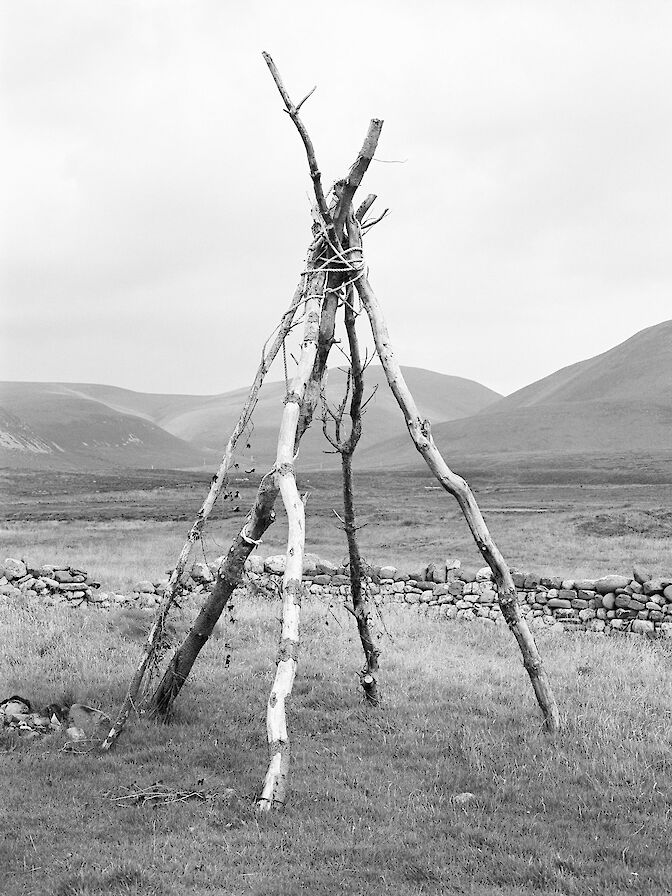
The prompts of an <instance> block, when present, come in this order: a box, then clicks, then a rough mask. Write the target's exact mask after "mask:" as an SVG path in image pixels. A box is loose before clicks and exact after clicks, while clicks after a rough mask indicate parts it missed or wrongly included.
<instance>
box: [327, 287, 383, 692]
mask: <svg viewBox="0 0 672 896" xmlns="http://www.w3.org/2000/svg"><path fill="white" fill-rule="evenodd" d="M353 301H354V288H353V286H352V284H350V286H349V287H348V290H347V295H346V297H345V301H344V303H343V307H344V309H345V329H346V333H347V336H348V345H349V348H350V368H349V369H348V372H347V380H346V388H345V395H344V396H343V400H342V401H341V403H340V404H339V405H338V407H337V408H336V410H335V411H332V410H331V408H329V406H328V404H327V401H326V397H325V398H324V401H323V407H324V413H323V416H322V429H323V432H324V435H325V436H326V438H327V440H328V441H329V442H330V444H331V445H333V447H334V449H335V450H336V451H338V453H339V454H340V455H341V473H342V479H343V520H342V522H343V529H344V531H345V536H346V539H347V542H348V556H349V558H350V594H351V597H352V606H351V607H350V606H349V605H348V604H346V609H347V610H348V611H349V612H351V613H352V615H353V616H354V618H355V621H356V623H357V630H358V632H359V639H360V642H361V645H362V650H363V651H364V668H363V669H362V670H361V672H360V673H359V681H360V684H361V686H362V689H363V691H364V696H365V698H366V701H367V703H368V704H369V705H370V706H378V705H379V703H380V699H381V697H380V689H379V685H378V658H379V656H380V649H379V648H378V647H377V646H376V643H375V638H374V635H373V628H374V620H375V615H376V614H375V608H374V605H373V603H372V600H371V596H370V595H369V593H368V591H367V589H366V584H365V583H364V581H363V579H364V570H363V564H362V557H361V553H360V550H359V541H358V538H357V529H358V526H357V522H356V516H355V501H354V485H353V472H352V457H353V454H354V453H355V449H356V448H357V444H358V442H359V439H360V437H361V434H362V412H363V410H364V406H365V404H366V402H364V403H363V397H364V368H365V366H366V365H365V364H363V363H362V357H361V353H360V350H359V340H358V338H357V329H356V315H355V310H354V308H353ZM351 389H352V394H351V395H350V391H351ZM349 397H350V406H349V408H348V415H349V417H350V432H349V434H348V436H347V437H346V436H344V435H343V433H342V427H343V417H344V413H345V408H346V405H347V403H348V398H349ZM369 400H370V399H369ZM329 418H331V420H332V422H333V426H334V433H333V435H332V434H331V433H330V431H329V427H328V422H329Z"/></svg>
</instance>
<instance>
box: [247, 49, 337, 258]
mask: <svg viewBox="0 0 672 896" xmlns="http://www.w3.org/2000/svg"><path fill="white" fill-rule="evenodd" d="M261 55H262V56H263V58H264V62H265V63H266V65H267V66H268V68H269V71H270V72H271V75H272V76H273V80H274V81H275V86H276V87H277V88H278V92H279V94H280V96H281V97H282V101H283V102H284V104H285V108H286V110H287V112H288V113H289V117H290V118H291V119H292V121H293V122H294V124H295V126H296V129H297V131H298V132H299V136H300V137H301V140H302V141H303V145H304V147H305V149H306V156H307V157H308V168H309V169H310V177H311V180H312V181H313V190H314V192H315V199H316V200H317V207H318V209H319V212H320V217H321V218H322V221H323V222H324V226H325V228H326V230H327V231H328V232H331V233H332V234H334V237H335V233H334V222H333V220H332V218H331V215H330V214H329V209H328V208H327V202H326V199H325V198H324V190H323V189H322V175H321V174H320V169H319V168H318V165H317V158H316V156H315V147H314V146H313V141H312V140H311V139H310V136H309V134H308V131H307V130H306V128H305V125H304V123H303V122H302V121H301V118H300V117H299V110H298V108H297V107H296V106H295V105H294V103H293V102H292V100H291V98H290V96H289V94H288V93H287V90H286V88H285V85H284V84H283V83H282V78H281V77H280V72H279V71H278V67H277V66H276V64H275V62H273V59H272V58H271V55H270V53H267V52H266V51H264V52H263V53H262V54H261ZM314 89H315V88H313V90H314ZM311 93H312V91H311ZM308 96H310V94H308ZM306 99H307V97H304V99H303V100H301V103H304V102H305V100H306ZM335 241H336V240H335V239H334V242H335Z"/></svg>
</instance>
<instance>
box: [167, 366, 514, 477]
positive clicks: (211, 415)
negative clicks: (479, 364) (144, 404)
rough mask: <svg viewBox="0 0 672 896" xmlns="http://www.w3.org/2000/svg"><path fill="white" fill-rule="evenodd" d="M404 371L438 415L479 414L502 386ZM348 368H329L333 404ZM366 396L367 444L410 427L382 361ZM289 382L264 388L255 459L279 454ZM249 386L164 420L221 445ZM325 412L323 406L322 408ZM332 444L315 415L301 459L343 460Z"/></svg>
mask: <svg viewBox="0 0 672 896" xmlns="http://www.w3.org/2000/svg"><path fill="white" fill-rule="evenodd" d="M404 374H405V376H406V378H407V380H408V382H409V385H410V386H411V388H412V389H413V391H414V394H415V395H416V400H417V402H418V404H419V406H420V407H421V408H422V410H423V413H425V414H428V415H430V416H431V417H432V418H433V419H435V420H440V421H444V420H454V419H456V418H458V417H463V416H465V415H469V414H474V413H476V412H477V411H479V410H481V409H482V408H484V407H486V406H487V405H488V404H491V403H492V402H493V401H496V400H497V399H498V398H499V397H500V396H499V395H498V393H497V392H493V391H492V390H491V389H487V388H486V387H485V386H481V385H480V384H479V383H476V382H474V381H473V380H467V379H463V378H462V377H457V376H447V375H444V374H440V373H434V372H433V371H430V370H422V369H421V368H416V367H405V368H404ZM345 379H346V378H345V374H344V373H343V372H342V371H341V370H339V369H332V370H330V371H329V376H328V384H327V398H328V400H329V402H330V403H331V404H332V405H335V404H336V403H338V402H339V401H340V400H341V397H342V395H343V391H344V388H345ZM365 383H366V385H365V396H368V395H370V394H371V392H372V390H373V389H377V391H376V395H375V397H374V398H373V400H372V401H371V402H370V404H369V405H368V406H367V408H366V413H365V420H364V427H363V435H362V440H361V443H360V444H361V449H362V450H363V449H365V448H366V447H367V446H368V447H370V448H372V449H374V450H375V446H376V445H377V444H379V443H380V442H383V441H386V440H387V439H390V438H392V437H393V436H394V435H395V434H402V433H404V432H405V431H406V426H405V423H404V418H403V416H402V414H401V411H400V410H399V407H398V406H397V404H396V402H395V400H394V397H393V396H392V393H391V392H390V389H389V387H388V385H387V381H386V379H385V375H384V373H383V369H382V367H380V366H379V365H371V366H370V367H369V368H368V369H367V371H366V374H365ZM285 391H286V390H285V384H284V382H282V383H269V384H268V385H265V386H264V387H263V388H262V390H261V392H260V394H259V402H258V404H257V407H256V409H255V412H254V418H253V424H254V426H253V431H252V435H251V438H250V445H251V447H250V449H249V450H248V451H246V454H247V455H249V457H250V458H253V459H254V462H255V463H261V464H266V465H268V464H270V463H271V462H272V460H273V459H274V457H275V452H276V446H277V439H278V426H279V424H280V418H281V416H282V408H283V399H284V396H285ZM246 396H247V389H241V390H238V391H236V392H229V393H227V394H225V395H217V396H211V397H206V398H204V399H203V400H202V401H200V402H199V403H194V405H193V406H192V407H191V408H188V409H179V410H176V411H175V412H174V413H173V414H172V415H165V416H163V417H162V418H161V419H160V423H161V425H162V426H164V427H165V428H166V429H167V430H168V431H169V432H172V433H173V434H174V435H177V436H179V437H180V438H182V439H185V440H189V441H191V442H192V443H193V444H196V445H201V446H204V447H208V448H214V447H216V446H218V447H219V449H220V450H221V448H222V447H223V445H224V444H225V442H226V439H227V438H228V436H229V433H230V432H231V430H232V429H233V426H234V425H235V422H236V420H237V418H238V414H239V413H240V410H241V408H242V405H243V402H244V400H245V398H246ZM318 414H320V415H321V410H320V409H318ZM330 448H331V446H330V445H329V444H328V443H327V441H326V439H325V438H324V435H323V433H322V424H321V422H320V421H319V420H318V419H315V421H314V423H313V425H312V426H311V428H310V430H309V431H308V433H306V435H305V436H304V439H303V441H302V444H301V463H302V465H303V466H304V467H306V466H311V467H314V466H321V465H324V466H337V465H338V463H339V461H338V459H334V458H333V456H332V455H329V454H325V453H324V452H325V450H328V449H330Z"/></svg>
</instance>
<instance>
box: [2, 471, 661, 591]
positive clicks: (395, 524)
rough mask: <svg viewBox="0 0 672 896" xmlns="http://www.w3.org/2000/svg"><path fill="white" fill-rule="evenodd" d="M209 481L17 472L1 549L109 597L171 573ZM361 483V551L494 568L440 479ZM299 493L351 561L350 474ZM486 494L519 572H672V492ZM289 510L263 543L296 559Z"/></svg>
mask: <svg viewBox="0 0 672 896" xmlns="http://www.w3.org/2000/svg"><path fill="white" fill-rule="evenodd" d="M207 483H208V480H207V478H204V477H203V476H197V475H196V474H180V473H171V474H170V475H168V474H165V473H156V472H150V473H147V474H135V473H129V474H126V475H125V476H116V477H113V476H108V477H100V476H93V475H90V474H87V475H85V476H79V477H73V476H72V474H60V476H59V477H56V478H55V479H50V478H47V477H45V476H44V474H31V475H30V476H25V477H18V478H17V477H14V478H13V479H12V480H11V481H9V482H5V484H4V486H5V487H4V491H5V500H4V501H3V507H4V511H5V512H4V522H0V554H2V558H4V557H6V556H25V557H26V559H28V560H29V561H30V562H31V563H35V564H40V563H49V562H55V561H59V560H62V561H63V562H72V563H74V564H75V565H78V566H80V567H83V568H85V569H87V570H88V571H89V572H91V573H93V574H94V575H95V576H96V578H97V580H98V581H100V582H102V584H103V587H104V588H106V589H113V590H116V591H122V592H123V591H125V590H127V589H128V588H132V586H133V585H134V584H135V582H137V581H138V580H139V579H145V578H148V577H149V578H152V579H154V578H157V579H158V578H162V577H163V576H164V575H165V571H166V569H168V568H169V567H170V566H171V565H172V564H173V563H174V561H175V558H176V557H177V555H178V553H179V550H180V547H181V545H182V543H183V542H184V538H185V536H186V533H187V531H188V528H189V526H190V524H191V522H192V521H193V519H194V517H195V514H196V512H197V510H198V507H199V506H200V503H201V501H202V500H203V497H204V495H205V493H206V491H207ZM356 485H357V495H356V500H357V508H358V517H359V520H360V522H361V523H364V524H365V526H364V528H363V529H361V530H360V533H359V534H360V540H361V545H362V550H363V553H364V554H365V556H367V557H368V558H369V559H370V560H371V561H372V562H374V563H381V564H382V563H392V564H393V565H412V566H414V567H415V566H418V565H419V563H420V562H425V563H428V562H430V561H433V560H440V559H442V558H446V557H457V558H459V559H460V560H462V562H463V564H464V565H468V566H473V567H476V568H478V567H480V566H482V565H483V561H482V560H481V557H480V554H479V553H478V552H477V550H476V548H475V546H474V543H473V540H472V538H471V535H470V533H469V530H468V529H467V526H466V524H465V522H464V520H463V518H462V515H461V513H460V511H459V508H458V506H457V503H456V502H455V501H454V499H453V498H451V497H450V496H449V495H447V494H446V493H445V492H443V491H442V490H440V489H436V488H435V485H436V483H435V481H434V480H433V479H432V478H431V477H430V476H429V475H427V474H425V473H422V472H421V473H396V474H380V473H377V474H376V473H373V474H371V473H360V474H358V475H357V480H356ZM234 486H235V491H237V492H238V493H239V494H238V497H237V498H235V499H234V500H233V501H226V502H221V506H220V505H217V506H216V509H215V512H214V513H213V516H212V518H211V522H210V523H209V524H208V527H207V529H206V538H205V540H204V542H203V545H202V546H201V547H202V549H204V550H205V553H206V556H207V557H208V559H214V558H215V557H217V556H219V555H221V554H223V553H225V552H226V550H228V546H229V544H230V543H231V539H232V537H233V536H234V534H235V533H236V532H237V531H238V530H239V528H240V526H241V524H242V522H243V518H244V515H245V513H246V512H247V509H248V508H249V506H250V505H251V503H252V500H253V497H254V493H255V490H256V482H254V481H241V482H236V483H234ZM300 487H301V490H302V491H304V492H308V494H309V497H308V504H307V522H306V532H307V536H306V547H307V550H309V551H314V552H315V553H317V554H320V555H322V556H324V557H325V558H327V559H330V560H339V559H340V558H341V557H343V556H344V554H345V553H346V547H345V540H344V537H343V533H342V532H341V531H340V528H339V522H338V520H337V518H336V516H335V515H334V513H333V511H334V510H336V511H340V509H341V496H340V481H339V477H338V476H337V475H336V474H334V473H321V474H319V475H314V474H309V475H308V476H305V477H303V478H302V480H301V481H300ZM474 490H475V492H476V495H477V497H478V500H479V502H480V504H481V507H482V509H483V512H484V515H485V518H486V521H487V523H488V525H489V526H490V529H491V531H492V533H493V535H494V537H495V538H496V540H497V543H498V544H499V546H500V548H501V549H502V551H503V553H504V556H505V558H506V559H507V561H508V562H509V564H510V565H512V566H516V567H518V568H519V569H523V570H526V571H533V572H538V573H542V574H546V575H564V576H567V577H568V578H574V577H576V578H579V577H582V578H589V577H591V576H597V575H603V574H606V573H611V572H629V571H630V570H631V568H632V564H633V563H642V564H644V565H645V566H648V567H649V568H651V569H652V570H653V571H654V572H655V571H657V572H663V571H665V570H666V569H667V568H669V567H670V565H672V558H671V557H670V544H671V539H672V485H669V484H668V485H664V484H657V485H636V486H634V485H618V484H612V485H584V486H583V487H581V486H580V485H563V484H552V483H551V484H543V485H539V484H531V485H530V484H528V485H523V484H519V483H515V484H513V483H509V484H506V483H505V484H503V485H497V484H493V483H491V482H489V481H488V480H487V479H482V480H479V479H478V478H477V479H476V480H475V482H474ZM235 507H239V508H240V510H239V511H238V512H234V508H235ZM277 511H278V520H277V522H276V523H275V524H274V525H273V526H272V527H271V528H270V529H269V531H268V532H267V534H266V537H265V540H264V543H263V544H262V545H261V546H260V548H259V550H260V553H261V554H262V555H263V556H268V555H269V554H275V553H279V552H284V550H285V541H286V525H285V522H286V521H285V518H284V512H283V509H282V506H281V502H278V505H277ZM201 559H202V557H201Z"/></svg>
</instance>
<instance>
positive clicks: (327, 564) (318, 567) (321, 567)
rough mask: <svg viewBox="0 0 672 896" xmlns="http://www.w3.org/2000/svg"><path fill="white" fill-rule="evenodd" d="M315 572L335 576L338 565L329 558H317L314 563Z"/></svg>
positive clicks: (319, 574) (320, 574)
mask: <svg viewBox="0 0 672 896" xmlns="http://www.w3.org/2000/svg"><path fill="white" fill-rule="evenodd" d="M315 572H316V574H317V575H318V576H335V575H337V574H338V566H336V564H335V563H332V562H331V560H323V559H322V558H319V559H318V561H317V563H316V564H315Z"/></svg>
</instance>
